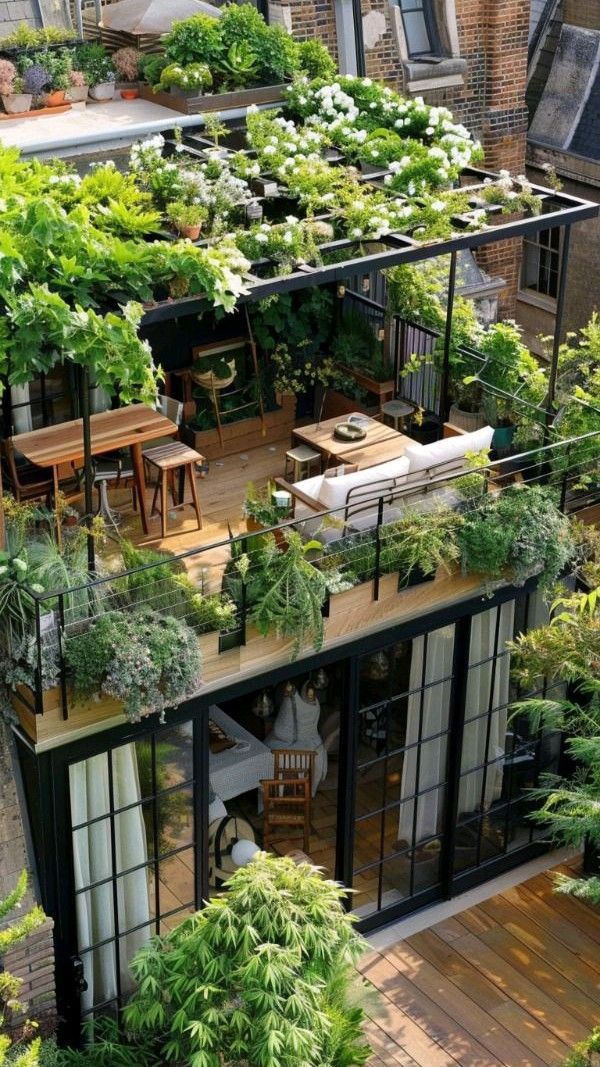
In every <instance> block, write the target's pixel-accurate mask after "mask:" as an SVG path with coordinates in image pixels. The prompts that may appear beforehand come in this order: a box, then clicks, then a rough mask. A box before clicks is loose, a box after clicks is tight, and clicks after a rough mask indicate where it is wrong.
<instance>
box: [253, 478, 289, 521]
mask: <svg viewBox="0 0 600 1067" xmlns="http://www.w3.org/2000/svg"><path fill="white" fill-rule="evenodd" d="M274 491H275V486H274V485H273V484H272V483H271V482H267V485H266V486H265V487H264V489H263V490H262V491H258V490H257V489H256V487H255V485H254V483H253V482H248V484H247V486H246V496H245V499H244V505H243V510H244V515H245V516H246V517H247V518H249V519H254V521H255V522H257V523H259V524H260V525H261V526H265V527H269V526H277V523H279V522H281V520H282V519H286V518H288V516H289V508H282V507H278V506H277V504H275V502H274V499H273V493H274Z"/></svg>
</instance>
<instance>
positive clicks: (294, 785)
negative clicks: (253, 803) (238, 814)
mask: <svg viewBox="0 0 600 1067" xmlns="http://www.w3.org/2000/svg"><path fill="white" fill-rule="evenodd" d="M260 784H261V788H262V800H263V848H264V850H265V852H268V851H269V849H270V847H271V845H272V843H273V837H274V834H275V833H277V832H278V831H280V830H281V829H283V828H289V829H300V830H302V847H303V849H304V851H305V852H307V853H308V850H309V848H310V807H311V796H310V779H309V778H308V777H306V778H264V779H263V780H262V781H261V783H260Z"/></svg>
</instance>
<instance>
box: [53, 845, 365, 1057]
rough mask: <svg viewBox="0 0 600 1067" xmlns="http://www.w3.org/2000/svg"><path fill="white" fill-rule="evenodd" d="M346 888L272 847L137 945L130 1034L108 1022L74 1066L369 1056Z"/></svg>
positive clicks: (357, 949) (358, 951) (356, 942)
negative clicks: (194, 908) (192, 911)
mask: <svg viewBox="0 0 600 1067" xmlns="http://www.w3.org/2000/svg"><path fill="white" fill-rule="evenodd" d="M344 893H345V891H344V889H342V888H341V887H340V886H338V885H337V884H336V883H335V882H331V881H326V880H324V879H323V878H322V877H321V875H320V874H319V873H318V872H317V871H316V870H315V869H314V868H312V867H310V866H309V865H308V864H302V865H300V866H297V865H296V864H295V863H294V862H293V861H292V860H291V859H289V858H287V857H286V858H279V857H274V856H267V855H264V854H261V855H260V856H259V857H258V858H257V859H255V860H253V861H252V863H250V864H249V865H248V866H247V867H244V868H241V869H240V870H238V871H237V872H236V873H235V875H234V876H233V877H232V879H231V881H230V882H229V883H228V892H227V894H226V895H222V896H218V897H214V898H212V899H211V901H210V903H209V904H207V905H206V907H205V908H204V909H203V910H202V911H200V912H198V913H197V914H196V915H194V916H191V917H190V918H189V919H186V920H185V921H184V922H183V923H181V925H180V926H178V927H177V928H176V929H175V930H173V931H172V932H171V933H169V934H168V935H167V936H166V937H165V938H163V939H159V938H154V939H153V941H152V942H151V944H150V945H149V946H148V947H147V948H144V949H142V950H141V951H140V952H138V954H137V955H136V957H135V958H134V961H133V963H132V971H133V974H134V977H135V978H136V981H137V983H138V989H137V992H136V993H135V994H134V995H133V997H132V999H131V1001H130V1003H129V1005H128V1006H127V1007H126V1009H125V1012H124V1018H125V1026H126V1037H125V1038H124V1039H121V1040H119V1038H118V1035H117V1032H116V1028H115V1027H110V1025H109V1029H108V1031H107V1034H106V1038H105V1041H104V1042H102V1043H101V1044H100V1046H99V1047H94V1046H92V1048H91V1049H90V1050H89V1051H88V1052H87V1053H85V1054H83V1055H82V1054H74V1057H73V1054H71V1056H70V1058H67V1059H66V1060H65V1063H68V1064H75V1063H76V1064H79V1063H82V1064H84V1063H85V1064H88V1065H89V1067H105V1065H108V1064H111V1067H113V1065H117V1064H123V1065H125V1064H133V1063H139V1062H142V1061H143V1063H144V1065H145V1067H150V1065H152V1064H155V1063H156V1064H158V1063H166V1062H174V1063H182V1064H183V1063H189V1064H193V1065H194V1067H233V1065H235V1064H240V1065H242V1064H245V1065H247V1067H359V1065H362V1064H364V1063H366V1061H367V1059H368V1057H369V1055H370V1049H369V1047H368V1045H367V1044H366V1042H365V1041H364V1038H363V1035H362V1027H363V1023H364V1019H365V1014H364V1009H363V1007H362V1006H361V999H364V993H365V987H364V983H363V982H362V981H361V980H360V979H359V978H358V976H357V975H356V973H355V971H354V969H353V964H354V963H355V961H356V960H357V958H358V957H359V955H360V954H361V952H362V951H363V945H362V942H361V941H360V939H359V938H358V937H357V936H356V934H355V933H354V931H353V928H352V919H351V917H350V916H349V915H347V914H346V912H345V911H344V907H343V897H344ZM109 1044H110V1046H111V1049H110V1055H111V1056H112V1058H109V1057H108V1056H107V1055H106V1050H107V1049H108V1046H109ZM136 1050H137V1059H136V1058H135V1056H136ZM140 1057H141V1058H140Z"/></svg>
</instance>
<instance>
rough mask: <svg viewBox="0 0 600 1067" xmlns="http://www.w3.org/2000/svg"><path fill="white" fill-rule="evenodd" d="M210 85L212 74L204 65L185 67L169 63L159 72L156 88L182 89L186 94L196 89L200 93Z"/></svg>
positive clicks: (197, 64)
mask: <svg viewBox="0 0 600 1067" xmlns="http://www.w3.org/2000/svg"><path fill="white" fill-rule="evenodd" d="M211 85H212V74H211V73H210V70H209V68H208V67H207V66H206V64H205V63H188V64H187V66H185V67H182V66H180V64H179V63H169V65H168V66H166V67H164V68H163V69H162V71H161V72H160V78H159V80H158V86H157V88H159V89H184V90H185V91H186V92H192V91H193V90H194V89H196V90H199V91H200V92H202V90H204V89H209V88H210V86H211Z"/></svg>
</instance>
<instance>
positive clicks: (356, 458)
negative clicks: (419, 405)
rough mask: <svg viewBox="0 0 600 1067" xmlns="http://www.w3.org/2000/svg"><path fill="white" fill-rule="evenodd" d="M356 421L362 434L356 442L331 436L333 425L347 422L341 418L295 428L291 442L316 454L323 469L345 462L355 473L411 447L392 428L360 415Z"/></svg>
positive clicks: (399, 454) (404, 438) (406, 440)
mask: <svg viewBox="0 0 600 1067" xmlns="http://www.w3.org/2000/svg"><path fill="white" fill-rule="evenodd" d="M358 414H359V413H357V416H358ZM360 418H361V425H362V426H363V428H364V429H365V431H366V432H365V436H364V438H363V439H362V440H360V441H356V440H355V441H341V440H338V438H337V437H335V436H334V430H335V428H336V426H337V425H338V424H339V423H340V422H345V421H347V417H346V419H344V418H340V417H339V416H338V417H337V418H333V419H325V420H324V421H322V422H316V423H311V425H310V426H297V427H295V428H294V430H293V431H292V439H293V441H294V442H301V443H302V444H305V445H309V446H310V447H311V448H314V449H316V450H317V451H318V452H320V453H321V456H322V457H323V466H324V467H328V466H329V465H330V464H331V463H332V462H334V463H348V464H356V466H357V467H358V468H359V470H362V469H363V467H375V466H377V464H378V463H386V462H387V460H390V459H397V458H398V456H401V455H402V452H403V450H404V448H406V446H407V445H411V444H414V442H413V441H412V440H411V438H410V437H406V435H405V434H402V433H399V432H398V431H397V430H395V429H393V427H392V426H387V425H386V424H385V423H383V422H379V421H378V420H377V419H371V418H369V417H368V416H366V415H360Z"/></svg>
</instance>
